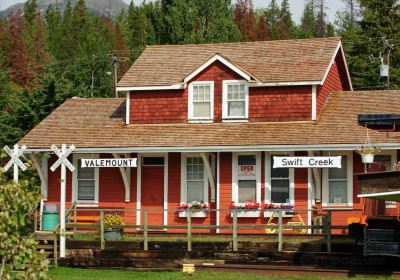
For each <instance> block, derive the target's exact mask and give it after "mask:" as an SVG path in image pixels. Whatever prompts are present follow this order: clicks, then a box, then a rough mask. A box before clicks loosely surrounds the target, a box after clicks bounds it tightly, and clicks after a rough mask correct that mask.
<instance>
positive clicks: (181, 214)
mask: <svg viewBox="0 0 400 280" xmlns="http://www.w3.org/2000/svg"><path fill="white" fill-rule="evenodd" d="M178 215H179V218H187V216H188V212H187V211H179V212H178ZM207 215H208V211H207V210H206V211H194V210H193V211H192V212H191V215H190V217H191V218H205V217H207Z"/></svg>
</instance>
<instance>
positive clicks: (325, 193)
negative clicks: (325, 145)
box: [322, 151, 354, 207]
mask: <svg viewBox="0 0 400 280" xmlns="http://www.w3.org/2000/svg"><path fill="white" fill-rule="evenodd" d="M323 156H347V202H345V203H330V202H329V179H328V178H329V168H324V169H322V207H336V206H338V207H344V206H348V207H352V206H353V201H354V198H353V152H352V151H335V152H329V154H328V153H327V152H326V151H325V152H324V153H323Z"/></svg>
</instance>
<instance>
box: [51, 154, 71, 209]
mask: <svg viewBox="0 0 400 280" xmlns="http://www.w3.org/2000/svg"><path fill="white" fill-rule="evenodd" d="M57 159H58V158H57V157H56V156H52V157H51V158H50V159H49V163H48V166H49V169H48V191H47V200H48V201H51V202H59V201H60V185H61V184H60V182H61V168H57V169H56V171H54V172H52V171H51V170H50V167H51V166H52V165H53V163H54V162H55V161H56V160H57ZM68 159H69V160H70V161H71V162H72V157H69V158H68ZM66 186H67V188H66V197H65V201H66V202H67V203H68V204H70V203H71V200H72V173H71V172H70V171H69V170H68V169H67V182H66Z"/></svg>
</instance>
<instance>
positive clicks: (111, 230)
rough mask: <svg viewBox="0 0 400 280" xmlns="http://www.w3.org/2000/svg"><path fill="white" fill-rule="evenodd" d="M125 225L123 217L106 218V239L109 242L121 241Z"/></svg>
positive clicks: (109, 215)
mask: <svg viewBox="0 0 400 280" xmlns="http://www.w3.org/2000/svg"><path fill="white" fill-rule="evenodd" d="M122 225H124V221H123V219H122V217H121V216H120V215H118V214H116V213H115V214H107V215H105V216H104V238H105V239H106V240H108V241H116V240H121V238H122V234H123V230H122V228H121V227H120V226H122Z"/></svg>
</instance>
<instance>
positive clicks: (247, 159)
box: [238, 155, 256, 165]
mask: <svg viewBox="0 0 400 280" xmlns="http://www.w3.org/2000/svg"><path fill="white" fill-rule="evenodd" d="M238 164H239V165H256V156H255V155H244V156H238Z"/></svg>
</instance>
